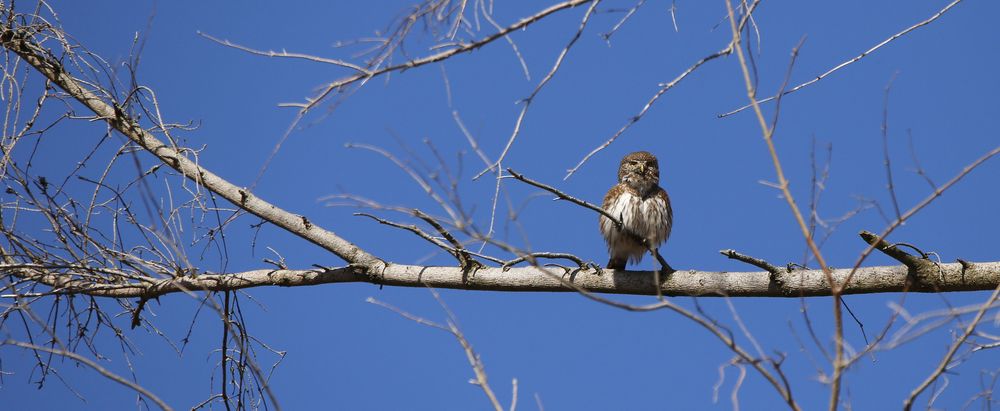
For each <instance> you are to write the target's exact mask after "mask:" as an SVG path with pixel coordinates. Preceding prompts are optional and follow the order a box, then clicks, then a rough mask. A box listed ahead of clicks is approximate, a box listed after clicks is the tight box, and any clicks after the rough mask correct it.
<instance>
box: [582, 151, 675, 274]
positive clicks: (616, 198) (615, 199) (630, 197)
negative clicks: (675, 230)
mask: <svg viewBox="0 0 1000 411" xmlns="http://www.w3.org/2000/svg"><path fill="white" fill-rule="evenodd" d="M659 183H660V164H659V162H658V161H657V160H656V157H655V156H653V155H652V154H650V153H649V152H646V151H637V152H635V153H631V154H628V155H626V156H625V157H624V158H622V161H621V164H620V165H619V166H618V184H616V185H615V186H614V187H611V189H610V190H608V193H607V195H605V196H604V203H603V205H602V206H601V207H602V208H603V209H604V210H605V211H607V212H608V213H609V214H611V215H614V216H618V217H619V218H620V219H621V220H622V223H623V225H624V229H625V231H627V232H628V233H631V234H632V235H628V233H625V232H622V230H618V228H617V227H615V224H614V223H613V222H612V221H611V220H610V219H608V218H607V217H605V216H603V215H602V216H601V219H600V226H601V234H602V235H603V236H604V241H605V242H607V244H608V254H610V255H611V258H610V259H609V260H608V266H607V267H608V268H611V269H616V270H623V269H625V264H626V263H627V262H629V261H632V262H633V263H637V262H639V261H640V260H642V257H643V255H645V253H646V251H648V249H649V248H653V249H656V248H658V247H659V246H660V244H662V243H663V242H664V241H666V240H667V238H668V237H670V228H671V226H672V225H673V210H672V209H671V207H670V197H669V196H668V195H667V192H666V190H664V189H663V188H661V187H660V185H659ZM640 239H641V240H640Z"/></svg>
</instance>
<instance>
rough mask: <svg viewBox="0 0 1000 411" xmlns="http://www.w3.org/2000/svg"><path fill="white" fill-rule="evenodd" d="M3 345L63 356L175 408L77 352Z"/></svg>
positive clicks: (23, 344)
mask: <svg viewBox="0 0 1000 411" xmlns="http://www.w3.org/2000/svg"><path fill="white" fill-rule="evenodd" d="M3 345H13V346H17V347H21V348H27V349H29V350H35V351H42V352H47V353H51V354H55V355H59V356H62V357H66V358H69V359H72V360H73V361H76V362H78V363H81V364H84V365H86V366H88V367H90V368H92V369H93V370H94V371H97V373H99V374H101V375H103V376H105V377H107V378H108V379H110V380H111V381H114V382H117V383H119V384H121V385H124V386H126V387H129V388H131V389H133V390H135V392H138V393H139V394H142V395H143V396H144V397H146V398H149V400H150V401H152V402H153V403H155V404H156V405H157V406H158V407H160V408H161V409H163V410H165V411H170V410H173V408H171V407H170V406H169V405H167V403H165V402H163V400H161V399H160V397H157V396H156V394H153V393H152V392H149V390H147V389H145V388H143V387H142V386H141V385H139V384H136V383H134V382H132V381H129V380H128V379H126V378H125V377H122V376H120V375H118V374H115V373H113V372H111V371H108V369H107V368H104V367H101V366H100V365H99V364H97V363H96V362H94V361H93V360H91V359H89V358H87V357H84V356H82V355H80V354H77V353H75V352H72V351H66V350H60V349H56V348H50V347H43V346H40V345H35V344H30V343H26V342H21V341H14V340H5V341H3V342H2V343H0V346H3Z"/></svg>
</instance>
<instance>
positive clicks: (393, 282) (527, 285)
mask: <svg viewBox="0 0 1000 411" xmlns="http://www.w3.org/2000/svg"><path fill="white" fill-rule="evenodd" d="M939 268H940V270H939ZM0 270H3V271H8V270H11V268H10V267H5V266H3V265H0ZM16 270H21V271H22V272H21V273H19V275H18V276H19V277H22V278H26V279H31V280H34V281H38V282H40V283H44V284H49V285H51V286H53V290H52V292H53V293H58V294H87V295H93V296H100V297H113V298H129V297H140V298H154V297H158V296H160V295H164V294H170V293H176V292H183V291H199V290H200V291H225V290H236V289H241V288H250V287H262V286H281V287H299V286H310V285H318V284H333V283H355V282H367V283H372V284H378V285H387V286H400V287H424V286H428V287H434V288H453V289H463V290H482V291H550V292H559V291H575V290H576V288H574V287H578V288H580V289H584V290H587V291H591V292H598V293H611V294H640V295H656V288H655V286H654V281H653V272H651V271H614V270H601V271H599V272H597V271H594V270H593V269H567V270H563V269H560V268H550V267H546V268H544V269H541V268H537V267H516V268H511V269H509V270H504V269H502V268H495V267H490V268H480V269H477V270H473V271H471V272H469V273H468V274H464V273H463V270H462V268H461V267H426V266H416V265H404V264H387V265H386V266H385V270H384V271H382V272H381V273H368V272H367V270H365V269H364V268H360V267H351V266H347V267H337V268H328V269H314V270H280V269H276V270H254V271H246V272H241V273H231V274H198V275H187V276H182V277H177V278H172V279H164V280H160V281H155V282H149V283H131V284H94V283H93V282H90V281H85V280H69V281H59V279H65V278H71V277H70V274H72V273H59V274H54V273H51V272H47V271H46V270H42V269H32V268H24V267H18V268H16ZM29 271H30V272H29ZM850 272H851V270H850V269H836V270H833V277H834V280H837V281H838V282H841V281H843V280H844V279H845V278H846V277H847V276H848V274H849V273H850ZM664 277H666V278H665V280H664V281H663V282H662V283H663V284H662V286H661V287H660V292H661V293H662V294H663V295H668V296H704V297H716V296H729V297H799V296H805V297H815V296H828V295H830V286H829V284H827V282H826V276H825V275H824V274H823V272H822V271H821V270H795V271H792V272H790V273H788V272H786V273H783V274H782V278H781V281H774V280H772V273H770V272H767V271H756V272H725V271H695V270H679V271H676V272H674V273H673V274H670V275H669V276H664ZM779 284H783V286H782V285H779ZM998 286H1000V262H983V263H968V262H964V263H951V264H941V265H940V266H937V265H934V264H931V265H930V266H927V267H926V268H922V269H918V270H914V269H910V268H907V267H906V266H903V265H898V266H876V267H862V268H859V269H858V272H857V273H855V275H854V278H853V279H852V280H851V283H850V284H848V286H847V287H846V288H845V289H844V294H868V293H887V292H901V291H911V292H949V291H977V290H992V289H995V288H997V287H998Z"/></svg>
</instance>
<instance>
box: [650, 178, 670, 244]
mask: <svg viewBox="0 0 1000 411" xmlns="http://www.w3.org/2000/svg"><path fill="white" fill-rule="evenodd" d="M656 189H657V191H656V194H653V195H654V196H656V198H659V199H661V200H663V204H665V205H666V206H667V212H666V213H663V217H664V220H665V221H664V223H665V224H664V225H665V226H666V227H667V230H666V231H667V233H666V235H665V236H664V239H666V237H670V228H671V227H672V226H673V223H674V209H673V207H671V206H670V196H669V195H667V190H664V189H663V187H657V188H656Z"/></svg>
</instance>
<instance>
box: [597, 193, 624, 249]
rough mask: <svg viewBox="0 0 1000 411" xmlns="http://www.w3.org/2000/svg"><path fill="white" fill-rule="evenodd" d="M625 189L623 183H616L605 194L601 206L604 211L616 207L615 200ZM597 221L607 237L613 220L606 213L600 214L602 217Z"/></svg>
mask: <svg viewBox="0 0 1000 411" xmlns="http://www.w3.org/2000/svg"><path fill="white" fill-rule="evenodd" d="M624 190H625V189H624V188H623V187H622V185H621V184H615V185H614V186H613V187H611V189H610V190H608V193H607V194H605V195H604V202H603V203H601V208H602V209H603V210H604V211H609V212H610V210H611V209H612V208H613V207H614V204H615V200H616V199H618V197H619V196H620V195H622V191H624ZM597 222H598V225H599V226H600V228H601V232H602V233H604V236H605V239H607V236H608V235H609V234H611V232H612V229H611V227H612V226H613V224H611V221H610V220H608V218H607V217H605V216H604V214H601V215H600V218H598V219H597Z"/></svg>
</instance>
